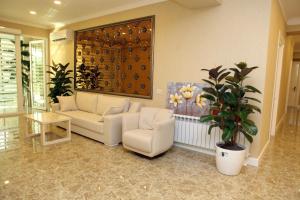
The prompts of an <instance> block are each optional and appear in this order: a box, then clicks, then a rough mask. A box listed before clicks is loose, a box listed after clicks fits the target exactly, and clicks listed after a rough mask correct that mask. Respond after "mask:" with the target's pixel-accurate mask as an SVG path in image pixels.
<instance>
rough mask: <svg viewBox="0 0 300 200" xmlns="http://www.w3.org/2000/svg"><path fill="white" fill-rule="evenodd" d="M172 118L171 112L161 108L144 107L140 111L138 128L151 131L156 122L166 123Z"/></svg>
mask: <svg viewBox="0 0 300 200" xmlns="http://www.w3.org/2000/svg"><path fill="white" fill-rule="evenodd" d="M172 117H173V111H171V110H168V109H163V108H151V107H144V108H142V110H141V114H140V120H139V128H140V129H148V130H152V129H154V127H155V124H156V123H157V122H162V121H167V120H169V119H171V118H172Z"/></svg>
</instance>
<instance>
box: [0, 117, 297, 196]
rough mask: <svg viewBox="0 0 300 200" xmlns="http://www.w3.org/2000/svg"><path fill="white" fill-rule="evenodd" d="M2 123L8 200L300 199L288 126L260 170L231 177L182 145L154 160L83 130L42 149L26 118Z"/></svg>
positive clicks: (0, 191) (1, 182)
mask: <svg viewBox="0 0 300 200" xmlns="http://www.w3.org/2000/svg"><path fill="white" fill-rule="evenodd" d="M0 122H1V123H0V126H1V132H0V148H1V150H0V199H1V200H6V199H13V200H15V199H30V200H33V199H38V200H41V199H105V200H110V199H137V200H144V199H146V200H147V199H149V200H159V199H164V200H165V199H170V200H177V199H178V200H179V199H180V200H181V199H187V200H193V199H195V200H206V199H207V200H208V199H209V200H213V199H215V200H216V199H222V200H227V199H228V200H229V199H231V200H237V199H239V200H243V199H249V200H250V199H255V200H262V199H264V200H268V199H270V200H271V199H272V200H277V199H285V200H287V199H288V200H294V199H295V200H299V199H300V139H299V138H300V130H299V129H297V128H295V127H293V126H288V123H286V124H287V126H286V127H284V128H283V131H282V132H280V133H278V134H277V136H276V137H275V138H274V139H272V141H271V143H270V145H269V147H268V148H267V150H266V153H265V155H264V157H263V161H262V163H261V166H260V167H259V168H254V167H245V168H244V169H243V170H242V173H241V174H240V175H239V176H235V177H228V176H223V175H221V174H219V173H218V172H217V171H216V169H215V164H214V158H213V157H210V156H206V155H203V154H200V153H196V152H192V151H188V150H184V149H180V148H173V149H171V150H170V151H169V152H168V153H166V154H164V155H162V156H160V157H158V158H155V159H147V158H144V157H141V156H138V155H136V154H133V153H131V152H128V151H125V150H124V149H123V148H122V147H121V146H118V147H107V146H104V145H102V144H101V143H98V142H95V141H93V140H89V139H87V138H84V137H81V136H79V135H76V134H73V135H72V141H71V142H66V143H61V144H57V145H52V146H48V147H42V146H41V145H40V142H39V138H38V137H33V138H23V134H24V122H25V120H24V118H23V117H20V118H18V117H10V118H4V119H1V121H0ZM53 131H54V132H57V133H59V132H62V130H60V129H58V128H54V129H53Z"/></svg>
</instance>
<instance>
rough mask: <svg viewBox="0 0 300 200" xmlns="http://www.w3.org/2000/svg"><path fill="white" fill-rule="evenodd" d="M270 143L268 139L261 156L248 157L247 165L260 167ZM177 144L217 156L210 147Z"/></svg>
mask: <svg viewBox="0 0 300 200" xmlns="http://www.w3.org/2000/svg"><path fill="white" fill-rule="evenodd" d="M269 143H270V140H268V142H267V143H266V144H265V146H264V147H263V149H262V151H261V153H260V154H259V156H258V157H257V158H255V157H251V156H250V157H248V158H247V159H246V161H245V165H251V166H253V167H259V162H260V159H261V158H262V156H263V154H264V152H265V150H266V149H267V147H268V145H269ZM174 145H175V146H177V147H180V148H184V149H188V150H191V151H197V152H199V153H204V154H208V155H211V156H215V152H214V151H212V150H209V149H203V148H199V147H194V146H191V145H186V144H180V143H174Z"/></svg>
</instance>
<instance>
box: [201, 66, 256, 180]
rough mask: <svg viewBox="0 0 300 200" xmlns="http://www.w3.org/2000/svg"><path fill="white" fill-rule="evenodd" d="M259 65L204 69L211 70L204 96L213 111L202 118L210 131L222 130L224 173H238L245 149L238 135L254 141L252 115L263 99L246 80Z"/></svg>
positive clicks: (219, 153)
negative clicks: (239, 141) (260, 98)
mask: <svg viewBox="0 0 300 200" xmlns="http://www.w3.org/2000/svg"><path fill="white" fill-rule="evenodd" d="M256 68H258V67H247V64H246V63H244V62H241V63H238V64H236V65H235V67H234V68H229V71H228V70H226V69H222V66H219V67H216V68H213V69H209V70H208V69H203V70H205V71H208V73H209V79H203V81H204V82H206V83H207V84H208V85H209V86H208V87H204V88H203V91H204V93H203V94H202V95H201V97H203V98H205V99H207V100H209V102H210V114H209V115H204V116H202V117H201V118H200V121H201V122H208V123H209V125H210V126H209V129H208V134H210V133H211V131H212V129H213V128H215V127H218V128H220V129H221V130H222V140H223V142H220V143H217V144H216V165H217V169H218V170H219V171H220V172H221V173H222V174H226V175H237V174H239V172H240V170H241V168H242V166H243V164H244V161H245V158H246V150H245V147H244V146H243V145H241V144H238V141H237V140H238V135H239V134H243V135H244V136H245V138H246V139H247V140H248V141H249V142H250V143H252V142H253V136H255V135H256V134H257V131H258V130H257V127H256V125H255V123H254V122H253V121H252V120H251V119H250V118H249V117H250V115H251V114H253V113H255V112H259V113H260V109H259V108H258V107H257V106H256V105H254V104H253V103H254V102H258V103H260V101H259V100H258V99H256V98H254V97H253V96H251V94H254V93H261V92H260V91H259V90H258V89H256V88H255V87H253V86H251V85H247V84H245V83H244V81H245V79H247V78H248V75H249V74H250V73H251V72H252V71H253V70H254V69H256ZM232 73H233V74H232Z"/></svg>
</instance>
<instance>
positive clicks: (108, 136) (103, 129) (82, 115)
mask: <svg viewBox="0 0 300 200" xmlns="http://www.w3.org/2000/svg"><path fill="white" fill-rule="evenodd" d="M75 99H76V105H77V109H76V110H69V111H62V110H61V108H60V104H59V103H56V104H52V111H53V112H56V113H58V114H62V115H66V116H68V117H71V131H72V132H75V133H78V134H80V135H83V136H86V137H89V138H91V139H94V140H97V141H99V142H103V143H104V144H105V145H109V146H114V145H118V144H119V143H120V142H121V141H122V116H123V114H124V113H126V112H139V111H140V108H141V103H139V102H134V103H131V102H130V101H129V99H128V98H125V97H118V96H109V95H103V94H95V93H87V92H77V93H76V98H75ZM120 106H121V107H122V108H123V110H122V112H121V113H118V114H108V115H106V114H105V112H106V111H107V109H109V108H110V107H120ZM59 126H61V127H63V128H65V127H64V125H63V124H60V125H59Z"/></svg>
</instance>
